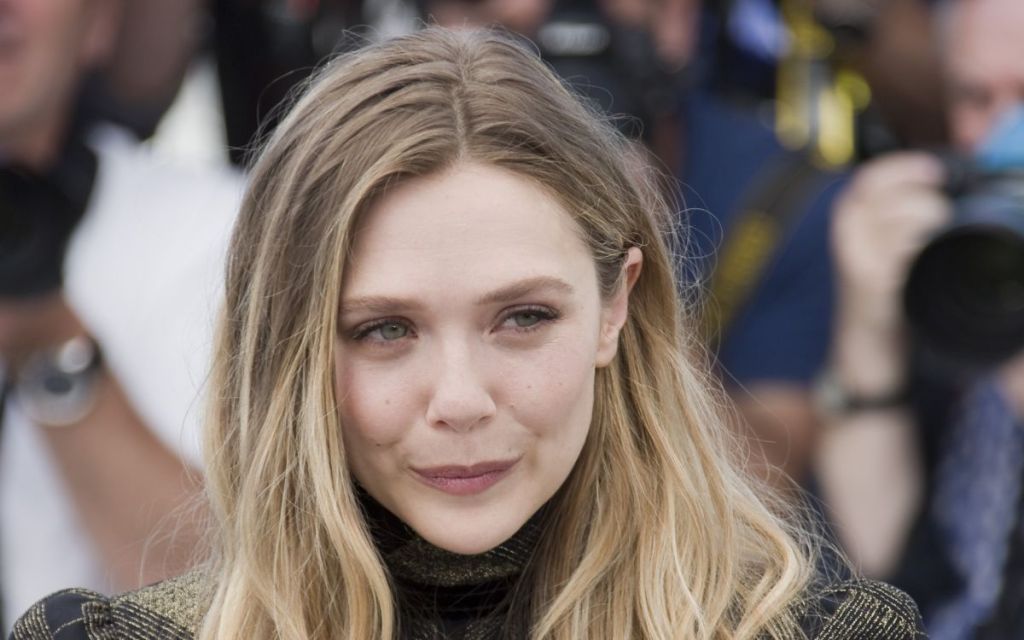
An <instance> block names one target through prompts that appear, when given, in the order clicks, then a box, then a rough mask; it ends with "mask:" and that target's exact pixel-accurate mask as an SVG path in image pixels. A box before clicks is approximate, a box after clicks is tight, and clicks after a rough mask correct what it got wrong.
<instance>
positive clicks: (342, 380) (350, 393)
mask: <svg viewBox="0 0 1024 640" xmlns="http://www.w3.org/2000/svg"><path fill="white" fill-rule="evenodd" d="M335 372H336V379H337V383H336V392H337V397H338V412H339V415H340V417H341V424H342V436H343V437H344V439H345V442H346V444H349V445H350V446H352V445H361V446H372V447H387V446H390V445H393V444H395V443H397V442H398V441H400V440H401V439H402V437H403V435H404V434H405V432H406V431H407V430H408V427H409V425H411V424H412V423H413V420H414V416H413V415H412V413H413V410H412V408H411V406H410V393H409V390H410V389H411V386H410V385H409V384H403V382H402V379H403V378H402V375H401V374H397V375H396V374H395V373H394V372H389V373H388V374H385V373H384V372H382V371H379V370H377V369H375V368H374V367H366V366H359V367H354V366H349V367H346V366H344V365H343V364H341V363H339V364H337V366H336V367H335ZM403 389H404V393H403Z"/></svg>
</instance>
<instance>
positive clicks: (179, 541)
mask: <svg viewBox="0 0 1024 640" xmlns="http://www.w3.org/2000/svg"><path fill="white" fill-rule="evenodd" d="M83 332H84V330H83V327H82V326H81V324H80V323H79V321H78V319H77V318H75V316H74V314H73V313H72V312H71V310H70V309H69V308H68V307H67V305H66V304H65V302H64V300H63V298H62V297H61V296H60V295H56V294H53V295H49V296H47V297H46V298H42V299H35V300H30V301H3V302H0V354H3V357H4V359H5V361H6V362H9V363H11V364H12V365H13V367H14V369H15V370H16V369H17V367H18V364H19V363H20V362H21V361H23V360H24V358H26V357H28V356H29V355H30V354H32V353H33V352H35V351H38V350H40V349H44V348H47V347H49V346H52V345H56V344H60V343H62V342H63V341H65V340H67V339H69V338H71V337H74V336H76V335H81V334H82V333H83ZM156 373H157V372H154V374H156ZM39 428H40V430H41V432H42V433H43V436H44V438H45V441H46V443H47V445H48V446H49V449H50V451H51V453H52V455H53V459H54V461H55V463H56V466H57V467H58V469H59V471H60V473H61V476H62V480H63V481H64V485H65V487H66V490H67V491H68V493H69V495H70V496H71V498H72V501H73V503H74V506H75V508H76V511H77V513H78V515H79V517H80V519H81V522H82V524H83V525H84V527H85V530H86V531H87V533H88V534H89V536H90V538H91V540H92V542H93V544H94V545H95V547H96V549H97V551H98V552H99V554H100V557H101V559H102V561H103V563H104V566H105V567H107V568H108V569H109V571H110V572H111V576H112V578H113V580H114V581H115V586H116V587H117V588H120V589H128V588H135V587H137V586H139V585H140V584H147V583H150V582H154V581H156V580H159V579H161V578H165V577H167V576H170V575H174V574H177V573H180V572H182V571H183V570H184V569H186V568H188V566H189V564H190V560H191V559H192V554H193V553H194V550H195V548H196V545H197V544H198V542H199V540H200V535H199V530H200V526H199V523H200V521H201V518H202V513H201V512H199V511H198V510H197V509H193V508H190V507H192V506H193V505H196V504H197V499H198V497H199V495H200V493H201V485H200V481H199V473H198V472H196V471H195V470H193V469H190V468H188V467H187V466H186V465H185V464H184V463H183V462H182V461H181V460H180V459H179V458H178V457H177V456H176V455H175V454H174V453H172V452H171V451H169V450H168V449H167V448H166V447H165V446H164V445H163V444H162V443H161V442H160V441H159V440H158V439H157V438H156V437H155V436H154V435H153V433H152V432H151V431H150V430H149V429H147V428H146V426H145V425H144V424H143V423H142V420H141V419H140V417H139V416H138V414H137V413H136V412H135V410H134V409H133V408H132V406H131V404H130V402H129V400H128V398H127V397H126V396H125V394H124V392H123V391H122V389H121V387H120V385H119V384H118V382H117V380H115V379H114V377H113V376H112V375H111V374H110V372H109V371H108V370H107V369H105V368H104V369H103V370H102V371H101V373H100V376H99V380H98V385H97V394H96V404H95V406H94V407H93V409H92V410H91V411H90V412H89V414H88V415H87V416H85V417H84V418H83V419H82V420H81V421H80V422H79V423H77V424H73V425H69V426H67V427H56V428H48V427H39ZM171 524H173V525H175V526H174V528H173V529H172V528H170V525H171Z"/></svg>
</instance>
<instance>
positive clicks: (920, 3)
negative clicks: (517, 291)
mask: <svg viewBox="0 0 1024 640" xmlns="http://www.w3.org/2000/svg"><path fill="white" fill-rule="evenodd" d="M434 23H436V24H441V25H445V26H451V27H456V28H460V27H473V26H486V25H491V26H500V27H502V28H504V29H507V30H509V31H510V32H512V33H514V34H517V37H521V38H523V39H524V41H527V42H529V43H530V46H532V47H534V48H535V49H536V50H537V51H538V52H539V54H540V55H541V56H542V57H543V58H544V60H546V61H547V62H548V63H549V64H550V65H551V67H552V68H553V69H554V70H555V71H556V72H557V73H558V74H559V75H560V76H561V77H562V78H564V79H565V81H566V82H567V83H568V84H570V85H571V86H572V87H573V88H574V89H575V90H576V91H578V92H579V93H580V94H581V95H582V96H584V97H585V99H587V100H589V101H591V103H592V104H593V105H594V106H595V108H596V109H598V110H600V111H601V112H603V113H604V114H606V115H607V116H608V118H609V119H610V121H611V122H613V123H614V125H615V126H616V127H617V128H618V129H619V130H620V131H622V132H623V134H625V135H626V136H628V137H629V138H630V139H632V140H633V141H634V142H635V146H636V150H637V158H638V160H639V164H640V165H641V167H642V168H641V169H640V170H641V171H650V172H652V173H654V174H656V175H658V176H659V183H660V184H663V185H664V188H665V190H666V194H667V195H668V196H669V197H670V198H671V199H672V201H673V202H677V203H678V207H677V213H676V216H675V217H674V219H673V220H671V221H668V222H669V226H670V227H671V231H672V234H673V236H674V239H675V240H676V241H677V243H678V246H679V248H680V259H679V280H680V286H681V287H682V293H683V295H684V296H685V299H686V300H687V302H688V303H689V305H690V309H691V311H692V315H693V318H694V327H695V330H697V329H696V328H699V335H695V337H694V339H695V342H697V343H699V344H700V345H703V348H704V353H706V354H707V358H708V361H709V364H710V366H711V367H713V369H714V371H715V372H716V373H717V374H718V375H720V377H721V379H722V382H723V385H724V386H725V388H726V390H727V391H728V393H729V395H730V397H731V398H732V400H733V402H734V405H735V407H734V412H733V414H734V417H735V420H734V425H733V426H734V429H735V431H736V434H737V436H738V437H739V438H741V439H742V440H743V441H744V442H745V443H746V444H747V446H746V450H747V453H746V456H745V458H744V460H745V464H747V465H748V466H749V468H750V469H751V471H752V472H753V473H754V474H756V476H757V477H759V478H760V479H762V480H763V481H764V483H765V484H766V485H767V486H769V487H771V488H772V489H773V490H775V491H778V492H779V493H780V494H781V495H783V496H784V497H785V499H787V500H791V501H793V502H794V503H796V504H798V505H799V506H800V507H801V509H803V511H805V512H806V513H807V514H808V515H807V517H808V518H809V519H811V520H813V521H814V522H815V523H817V524H816V526H819V527H820V529H821V530H822V531H823V535H824V536H826V538H827V539H828V540H830V541H831V542H832V543H833V544H834V545H835V546H836V548H837V553H836V554H826V556H827V557H826V558H824V559H823V560H822V563H823V565H824V566H823V569H829V570H836V571H844V570H845V569H843V568H842V563H841V562H840V560H839V557H840V556H845V557H847V558H848V559H849V560H850V562H851V563H852V565H853V567H854V570H855V571H858V572H860V573H863V574H865V575H868V576H871V577H876V578H882V579H886V580H889V581H891V582H893V583H895V584H896V585H897V586H900V587H901V588H903V589H905V590H907V591H908V592H909V593H910V594H911V595H912V596H913V597H914V598H915V599H916V600H917V602H918V603H919V605H920V607H921V609H922V611H923V613H924V615H925V619H926V623H927V624H928V626H929V631H930V633H931V635H932V636H933V637H936V638H1014V637H1024V522H1022V518H1021V513H1022V509H1024V503H1022V500H1024V494H1022V492H1021V486H1022V483H1024V355H1022V348H1024V38H1022V37H1021V36H1022V35H1024V3H1021V2H1020V0H363V1H360V0H131V1H128V0H0V379H2V388H3V393H2V396H0V397H2V400H0V407H2V410H0V424H2V431H0V438H2V439H0V512H2V515H0V593H2V596H3V602H4V606H3V610H2V611H3V617H2V623H3V624H2V625H0V630H3V631H6V630H7V628H8V627H7V626H6V625H9V624H10V623H11V622H12V621H13V619H14V618H15V617H17V615H19V614H20V613H21V612H22V611H23V610H24V609H25V608H27V607H28V605H30V604H31V603H32V602H34V601H35V600H36V599H38V598H40V597H42V596H43V595H46V594H47V593H49V592H52V591H54V590H56V589H59V588H62V587H66V586H71V585H79V586H85V587H90V588H94V589H97V590H100V591H105V592H110V591H116V590H123V589H126V588H131V587H134V586H137V585H138V584H140V583H145V582H151V581H154V580H158V579H160V578H162V577H165V576H168V575H173V574H175V573H178V572H180V571H183V570H184V569H186V568H187V567H188V566H189V564H190V563H191V562H192V560H193V559H194V558H195V557H196V555H197V554H196V550H197V549H201V544H200V542H199V540H200V539H201V535H200V533H199V532H200V530H201V526H202V525H201V523H202V518H203V513H202V511H203V510H202V507H195V506H192V505H195V504H197V496H198V495H199V494H200V491H201V462H200V459H199V454H198V450H199V447H198V435H197V434H198V431H199V428H200V423H201V419H200V418H201V416H199V415H198V414H199V413H201V411H199V410H198V409H197V396H198V394H199V390H200V389H201V387H202V382H203V379H204V376H205V368H204V367H205V362H206V359H207V357H208V351H209V345H210V340H211V338H210V331H211V326H212V322H213V321H212V318H213V316H214V314H215V311H216V300H217V295H218V287H219V286H220V285H219V278H220V273H221V269H222V262H223V257H224V248H225V245H226V241H227V237H228V234H229V232H230V227H231V221H232V218H233V216H234V214H235V210H236V208H237V204H238V200H239V198H240V194H241V190H242V188H243V185H244V179H245V178H244V174H245V169H246V165H247V163H248V162H249V161H250V160H251V158H252V156H253V154H254V153H255V152H256V151H257V150H258V148H259V144H260V141H261V140H263V139H264V138H265V137H266V136H267V135H269V134H270V133H271V132H272V130H273V128H274V126H275V124H276V123H277V122H278V121H279V120H280V118H281V117H282V115H283V114H284V113H286V111H287V105H288V100H289V98H290V97H293V96H294V95H295V94H296V92H298V91H301V88H302V87H303V83H304V82H305V81H306V80H307V78H309V76H310V75H311V74H312V73H313V72H315V70H316V69H317V68H318V66H319V65H321V64H323V63H324V62H325V61H327V60H329V59H331V58H332V57H333V56H336V55H338V54H342V53H344V52H346V51H351V50H353V49H355V48H358V47H359V46H361V45H363V44H366V43H370V42H374V41H378V40H381V39H385V38H388V37H392V36H395V35H398V34H403V33H408V32H411V31H414V30H416V29H418V28H420V27H421V26H422V25H424V24H434Z"/></svg>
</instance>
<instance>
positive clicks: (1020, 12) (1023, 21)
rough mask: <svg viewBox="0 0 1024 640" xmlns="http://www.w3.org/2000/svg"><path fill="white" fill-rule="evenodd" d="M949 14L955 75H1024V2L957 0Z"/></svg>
mask: <svg viewBox="0 0 1024 640" xmlns="http://www.w3.org/2000/svg"><path fill="white" fill-rule="evenodd" d="M947 17H948V23H949V36H950V37H949V38H948V39H947V42H946V46H947V47H948V50H947V55H948V58H947V59H948V60H949V64H950V70H951V72H952V73H953V74H954V75H955V76H963V77H971V78H974V77H992V78H999V77H1016V78H1024V64H1022V63H1021V61H1022V60H1024V2H1021V1H1020V0H954V1H953V5H952V10H951V13H950V15H949V16H947Z"/></svg>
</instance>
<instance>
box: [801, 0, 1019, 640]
mask: <svg viewBox="0 0 1024 640" xmlns="http://www.w3.org/2000/svg"><path fill="white" fill-rule="evenodd" d="M937 11H938V12H939V18H940V21H941V26H942V28H943V29H944V30H945V32H944V34H943V35H944V40H943V41H944V45H945V46H944V51H943V52H942V55H943V65H944V69H945V72H946V79H947V87H948V89H947V91H948V94H947V96H948V98H947V99H948V105H947V106H948V109H949V127H950V132H951V137H952V142H953V145H954V147H955V150H956V152H958V153H959V154H961V155H962V156H964V157H975V158H976V157H978V152H979V151H980V150H981V148H982V147H983V146H985V145H986V143H989V144H991V142H990V141H989V138H990V137H992V136H993V132H994V130H995V129H996V128H997V126H999V123H1000V121H1001V120H1004V119H1005V118H1007V117H1009V114H1012V113H1013V112H1014V110H1015V109H1017V108H1019V105H1020V104H1021V101H1022V100H1024V65H1022V64H1021V60H1024V41H1022V40H1021V38H1020V34H1021V33H1022V32H1024V4H1021V3H1020V2H1019V1H1018V0H953V1H951V2H947V3H946V4H945V5H943V6H940V7H939V8H938V9H937ZM995 142H996V143H999V142H1000V141H999V140H996V141H995ZM953 178H954V176H953V175H952V170H951V167H950V166H949V165H947V164H944V163H943V162H941V161H940V160H939V159H938V158H937V157H935V156H931V155H927V154H924V153H913V152H906V153H898V154H892V155H889V156H886V157H882V158H880V159H877V160H875V161H872V162H871V163H869V164H867V165H865V166H864V167H863V168H861V169H860V170H859V171H858V172H857V173H856V175H855V176H854V179H853V180H852V181H851V184H850V185H849V187H848V188H847V189H846V191H845V193H844V194H843V195H842V196H841V198H840V200H839V202H838V203H837V205H836V208H835V210H834V221H833V229H832V243H833V253H834V261H835V265H836V269H837V273H838V282H837V285H838V291H837V294H838V298H837V309H836V322H835V330H836V333H835V336H834V342H833V345H832V356H831V373H830V375H829V376H828V379H829V380H828V383H827V385H826V386H827V387H829V389H828V391H829V392H830V393H831V396H832V397H831V401H830V402H828V403H827V406H826V409H825V413H826V415H825V421H826V423H827V427H828V428H827V430H826V433H825V434H824V437H823V439H822V446H821V450H820V455H819V472H820V475H821V478H822V484H823V487H824V490H825V494H826V500H827V502H828V503H829V505H830V507H831V508H832V512H833V517H834V518H835V521H836V524H837V529H838V531H839V535H840V538H841V540H842V541H843V542H844V544H845V546H846V548H847V550H848V551H849V552H850V554H851V555H852V556H853V558H854V559H855V560H856V561H858V562H859V563H860V565H861V567H862V568H863V569H864V570H865V571H866V572H868V573H870V574H874V575H885V576H889V577H890V578H892V579H894V580H895V581H896V582H897V583H899V584H900V585H901V586H902V587H903V588H905V589H906V590H907V591H908V592H910V593H911V595H912V596H914V597H915V599H916V600H917V601H918V603H919V604H920V606H921V609H922V612H923V613H924V615H925V618H926V622H928V623H929V630H930V633H931V634H932V637H934V638H975V637H992V638H1004V637H1020V634H1021V632H1022V631H1024V626H1021V622H1022V621H1021V619H1020V615H1021V613H1020V611H1021V609H1020V607H1019V606H1017V605H1016V604H1014V603H1013V602H1011V599H1012V598H1015V597H1019V595H1020V591H1021V585H1022V584H1024V573H1022V572H1021V567H1020V558H1018V557H1017V555H1018V554H1019V553H1020V551H1021V549H1020V547H1021V543H1020V537H1021V522H1020V517H1019V510H1020V498H1021V490H1020V489H1021V485H1022V479H1024V428H1022V427H1024V353H1020V352H1019V351H1018V353H1017V354H1016V355H1015V356H1014V355H1013V354H1010V353H1006V354H1004V355H1005V357H1003V358H1001V361H1000V362H999V363H997V364H991V365H990V366H988V367H982V368H979V367H978V366H968V365H967V363H964V365H963V366H962V367H960V368H959V370H957V368H956V367H953V366H950V364H949V363H948V362H940V361H938V360H936V359H934V358H933V357H931V355H930V354H928V353H923V351H927V350H925V349H921V348H919V347H920V346H921V341H920V340H918V339H916V338H915V337H914V333H913V332H912V331H911V329H910V327H909V323H908V321H907V317H906V312H905V310H904V306H903V304H904V301H903V295H904V284H905V283H906V282H907V278H908V273H909V272H910V269H911V267H912V264H913V263H914V261H915V259H916V258H917V256H918V255H919V254H920V253H921V251H922V250H923V248H924V247H925V246H926V244H927V243H928V242H929V241H930V239H931V238H932V237H933V236H934V235H935V233H936V232H937V231H938V230H940V229H941V228H943V227H944V226H945V225H948V224H949V223H950V222H951V221H952V220H953V218H954V210H955V209H956V208H957V203H955V202H954V201H953V200H951V199H950V198H949V197H948V195H947V193H945V192H944V191H945V190H946V189H947V187H948V186H949V184H950V183H951V182H952V181H953ZM1019 215H1024V212H1021V214H1019ZM1017 604H1019V603H1017Z"/></svg>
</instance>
